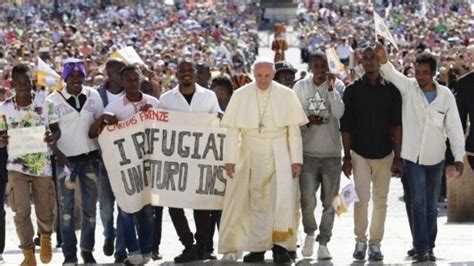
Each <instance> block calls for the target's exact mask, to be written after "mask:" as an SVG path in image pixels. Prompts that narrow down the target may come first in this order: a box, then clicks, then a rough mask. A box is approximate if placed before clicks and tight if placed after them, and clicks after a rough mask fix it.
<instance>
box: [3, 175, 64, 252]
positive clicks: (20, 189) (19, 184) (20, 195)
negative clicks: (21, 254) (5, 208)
mask: <svg viewBox="0 0 474 266" xmlns="http://www.w3.org/2000/svg"><path fill="white" fill-rule="evenodd" d="M30 191H31V194H32V196H33V203H34V204H35V212H36V219H37V223H38V228H39V232H40V233H41V234H51V232H52V229H53V222H54V207H55V206H56V193H55V191H54V184H53V180H52V178H51V177H50V176H30V175H25V174H23V173H20V172H16V171H9V172H8V188H7V193H8V201H9V202H10V206H11V208H12V210H13V212H14V213H15V217H14V221H15V227H16V233H17V235H18V238H19V239H20V248H21V249H23V250H27V249H34V248H35V244H34V243H33V237H34V235H35V231H34V228H33V224H32V222H31V217H30V216H31V199H30Z"/></svg>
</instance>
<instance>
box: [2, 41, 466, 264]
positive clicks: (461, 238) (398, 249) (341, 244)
mask: <svg viewBox="0 0 474 266" xmlns="http://www.w3.org/2000/svg"><path fill="white" fill-rule="evenodd" d="M260 53H261V54H262V55H264V56H269V57H273V52H272V51H271V50H270V49H268V48H261V49H260ZM287 58H288V59H289V60H290V61H291V63H292V64H294V66H295V67H297V68H298V69H300V70H301V69H306V66H305V65H303V64H301V63H300V61H299V58H300V57H299V49H297V48H290V49H289V51H288V53H287ZM342 178H343V179H344V180H346V179H345V177H342ZM343 182H347V181H343ZM452 182H456V181H452ZM402 194H403V190H402V185H401V182H400V180H399V179H397V178H392V181H391V188H390V193H389V198H388V212H387V219H386V223H385V236H384V240H383V242H382V252H383V253H384V255H385V260H384V261H383V263H385V264H401V265H403V264H411V261H410V260H409V259H407V258H406V251H407V250H408V249H409V248H410V247H411V237H410V234H409V228H408V224H407V218H406V214H405V207H404V203H403V202H402V201H401V200H400V197H401V196H402ZM369 208H371V207H369ZM6 210H7V215H6V230H7V233H6V248H5V252H4V254H3V257H4V260H5V262H6V263H7V264H19V263H20V262H21V261H22V258H23V256H22V253H21V251H20V250H19V249H18V244H19V242H18V238H17V236H16V232H15V225H14V223H13V215H12V211H11V209H10V208H9V207H7V208H6ZM32 213H34V211H32ZM369 213H370V212H369ZM316 214H317V219H318V221H319V218H320V216H321V215H320V214H321V208H320V206H318V208H317V209H316ZM32 216H34V215H32ZM186 216H187V217H188V219H189V221H190V226H191V227H192V228H193V231H194V222H193V215H192V212H190V211H186ZM446 221H447V217H446V210H445V209H444V208H443V207H442V206H441V208H440V215H439V217H438V238H437V242H436V243H437V247H436V248H435V250H434V252H435V254H436V255H437V257H438V259H439V260H438V261H437V263H436V264H438V265H446V264H449V265H474V223H463V224H454V223H447V222H446ZM78 235H79V232H78ZM298 236H299V239H300V242H302V241H304V237H305V236H304V234H303V232H302V231H301V227H300V232H299V234H298ZM53 239H55V236H54V235H53ZM214 239H215V243H217V236H215V238H214ZM354 241H355V240H354V234H353V215H352V209H350V210H349V211H348V212H347V213H344V214H342V215H341V217H339V218H336V220H335V224H334V230H333V237H332V240H331V242H330V243H329V245H328V248H329V250H330V251H331V253H332V255H333V258H334V259H333V260H332V261H322V262H318V261H317V260H316V259H312V260H311V259H306V260H303V259H302V258H301V251H300V250H298V256H299V260H298V262H297V263H296V264H297V265H333V264H334V265H348V264H351V265H356V266H357V265H363V264H377V265H379V264H383V263H373V262H370V263H369V262H367V261H365V262H357V261H353V259H352V252H353V249H354ZM103 242H104V237H103V236H102V224H101V222H100V218H99V215H98V214H97V227H96V245H95V246H96V249H95V251H94V256H95V258H96V260H97V261H98V262H99V263H101V264H109V263H112V262H113V257H106V256H105V255H104V254H103V252H102V244H103ZM53 245H55V242H54V240H53ZM215 245H216V244H215ZM316 249H317V244H316V245H315V254H316ZM181 250H182V246H181V244H180V242H179V241H178V236H177V235H176V231H175V230H174V227H173V224H172V222H171V220H170V217H169V215H168V212H167V211H166V209H165V213H164V216H163V237H162V241H161V246H160V252H161V254H162V255H163V260H161V261H155V262H150V263H148V264H149V265H154V264H162V265H174V263H173V258H174V257H175V256H177V255H178V254H180V252H181ZM38 254H39V249H38V250H37V259H38V262H39V255H38ZM78 255H79V254H78ZM271 255H272V254H271V252H267V253H266V264H271V262H272V260H271ZM219 257H220V256H219ZM313 257H314V258H315V257H316V255H314V256H313ZM78 258H79V261H80V262H81V258H80V257H78ZM63 260H64V258H63V256H62V253H61V250H60V249H55V250H54V255H53V261H52V262H51V264H54V265H58V264H61V263H62V262H63ZM201 264H205V265H234V264H243V263H231V262H221V261H211V262H194V263H188V264H187V265H201ZM246 265H248V264H246ZM260 265H262V264H260Z"/></svg>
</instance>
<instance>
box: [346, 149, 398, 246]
mask: <svg viewBox="0 0 474 266" xmlns="http://www.w3.org/2000/svg"><path fill="white" fill-rule="evenodd" d="M392 161H393V153H391V154H389V155H388V156H386V157H385V158H382V159H374V160H372V159H366V158H364V157H362V156H360V155H359V154H357V153H355V152H354V151H352V167H353V170H354V185H355V189H356V191H357V195H358V196H359V202H356V203H355V204H354V233H355V235H356V241H358V242H367V227H368V205H369V200H370V187H371V184H372V201H373V210H372V220H371V222H370V238H369V245H377V246H379V245H380V242H381V241H382V238H383V233H384V224H385V217H386V214H387V195H388V190H389V186H390V177H391V176H392V172H391V166H392Z"/></svg>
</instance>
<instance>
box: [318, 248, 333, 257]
mask: <svg viewBox="0 0 474 266" xmlns="http://www.w3.org/2000/svg"><path fill="white" fill-rule="evenodd" d="M330 259H332V256H331V253H330V252H329V249H328V247H327V246H326V245H319V248H318V260H330Z"/></svg>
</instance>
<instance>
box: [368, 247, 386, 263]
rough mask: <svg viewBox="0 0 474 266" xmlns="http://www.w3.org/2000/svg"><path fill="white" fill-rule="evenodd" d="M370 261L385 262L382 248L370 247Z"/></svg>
mask: <svg viewBox="0 0 474 266" xmlns="http://www.w3.org/2000/svg"><path fill="white" fill-rule="evenodd" d="M369 260H373V261H381V260H383V254H382V251H381V250H380V246H376V245H370V246H369Z"/></svg>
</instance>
